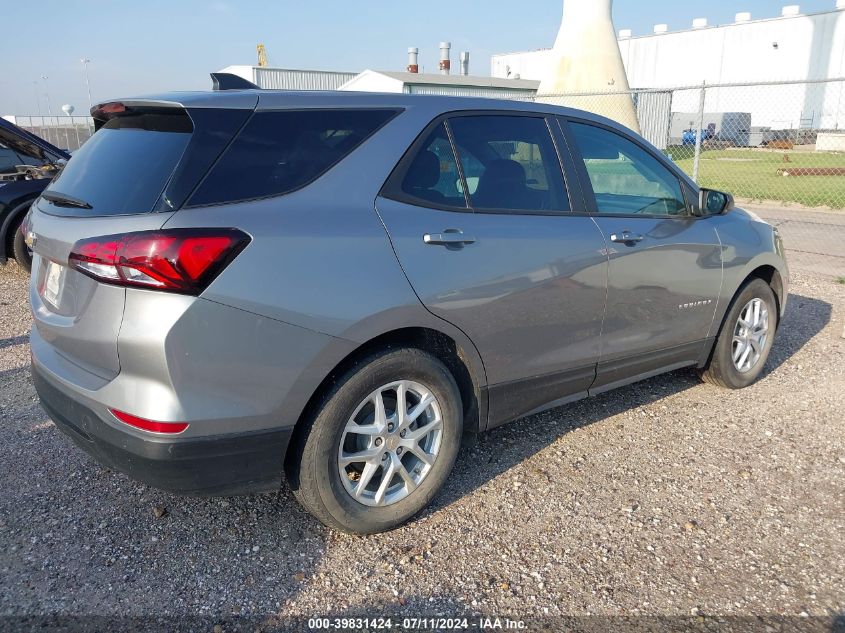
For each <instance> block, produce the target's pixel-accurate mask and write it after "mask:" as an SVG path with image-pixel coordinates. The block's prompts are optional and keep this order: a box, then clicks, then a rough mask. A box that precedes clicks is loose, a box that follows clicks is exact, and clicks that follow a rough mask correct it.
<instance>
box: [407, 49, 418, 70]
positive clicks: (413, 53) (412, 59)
mask: <svg viewBox="0 0 845 633" xmlns="http://www.w3.org/2000/svg"><path fill="white" fill-rule="evenodd" d="M419 56H420V49H418V48H417V47H416V46H411V47H409V48H408V68H407V70H408V72H409V73H414V74H416V73H418V72H420V66H419V61H418V60H419Z"/></svg>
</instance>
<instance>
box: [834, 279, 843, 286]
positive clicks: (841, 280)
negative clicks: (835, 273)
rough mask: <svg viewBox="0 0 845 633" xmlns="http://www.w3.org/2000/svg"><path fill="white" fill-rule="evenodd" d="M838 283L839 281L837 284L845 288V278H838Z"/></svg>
mask: <svg viewBox="0 0 845 633" xmlns="http://www.w3.org/2000/svg"><path fill="white" fill-rule="evenodd" d="M836 281H837V283H840V284H842V285H843V286H845V277H837V278H836Z"/></svg>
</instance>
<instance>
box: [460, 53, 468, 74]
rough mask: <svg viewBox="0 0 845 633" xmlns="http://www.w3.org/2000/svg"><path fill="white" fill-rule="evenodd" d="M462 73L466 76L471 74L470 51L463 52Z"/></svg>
mask: <svg viewBox="0 0 845 633" xmlns="http://www.w3.org/2000/svg"><path fill="white" fill-rule="evenodd" d="M461 74H462V75H464V76H466V75H468V74H469V51H464V52H463V53H461Z"/></svg>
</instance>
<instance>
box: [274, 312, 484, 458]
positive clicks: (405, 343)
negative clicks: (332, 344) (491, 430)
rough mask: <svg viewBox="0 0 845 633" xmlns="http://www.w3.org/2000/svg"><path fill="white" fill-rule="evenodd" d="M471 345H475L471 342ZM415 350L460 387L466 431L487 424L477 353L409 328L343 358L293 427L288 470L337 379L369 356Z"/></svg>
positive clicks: (438, 335)
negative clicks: (443, 368) (437, 363)
mask: <svg viewBox="0 0 845 633" xmlns="http://www.w3.org/2000/svg"><path fill="white" fill-rule="evenodd" d="M470 344H471V343H470ZM402 347H412V348H415V349H419V350H422V351H424V352H428V353H429V354H431V355H432V356H434V357H435V358H437V359H438V360H440V361H441V362H442V363H443V364H444V365H446V367H447V368H448V369H449V371H450V373H451V374H452V377H453V378H454V379H455V382H456V383H457V385H458V390H459V391H460V394H461V400H462V404H463V411H464V432H465V433H469V434H474V433H478V432H480V431H482V430H483V429H484V425H485V424H486V416H487V402H486V392H485V390H484V389H483V387H484V378H483V376H479V375H478V374H479V372H478V369H477V368H476V366H475V365H476V363H475V360H474V356H475V350H474V349H473V350H468V349H467V348H466V346H464V345H462V344H461V343H460V342H459V341H457V340H456V339H455V338H453V337H452V336H450V335H449V334H446V333H444V332H443V331H440V330H437V329H434V328H431V327H423V326H409V327H402V328H398V329H394V330H390V331H388V332H385V333H383V334H379V335H378V336H375V337H373V338H371V339H369V340H367V341H366V342H364V343H361V344H360V345H359V346H358V347H356V348H355V349H354V350H352V351H351V352H349V353H348V354H347V355H346V356H345V357H343V358H342V359H341V360H340V361H339V362H338V363H337V364H336V365H335V366H334V367H333V368H332V369H331V371H329V372H328V374H327V375H326V376H325V378H323V380H322V381H321V382H320V384H319V385H318V386H317V388H316V389H315V390H314V392H313V393H312V394H311V396H310V398H309V399H308V401H307V403H306V404H305V407H304V408H303V409H302V413H301V414H300V415H299V418H298V419H297V421H296V423H295V424H294V427H293V436H292V438H291V441H290V444H289V445H288V449H287V452H286V455H285V460H284V461H285V468H286V469H287V465H288V463H289V457H290V455H291V453H292V452H293V451H295V450H297V448H296V447H297V446H300V445H301V442H302V441H303V439H304V438H303V437H302V435H303V431H304V429H305V427H307V421H308V420H309V419H310V418H311V417H313V416H314V415H316V413H317V411H319V409H320V407H321V406H322V405H323V403H324V402H325V399H326V397H327V395H328V394H329V393H330V392H331V390H332V389H333V388H334V386H335V385H336V382H337V380H338V379H339V378H340V377H341V376H343V375H344V374H345V373H347V372H348V371H350V370H351V369H353V368H354V367H355V365H356V364H358V363H360V362H362V361H363V360H364V359H366V358H367V357H369V356H371V355H373V354H375V353H377V352H380V351H386V350H390V349H397V348H402Z"/></svg>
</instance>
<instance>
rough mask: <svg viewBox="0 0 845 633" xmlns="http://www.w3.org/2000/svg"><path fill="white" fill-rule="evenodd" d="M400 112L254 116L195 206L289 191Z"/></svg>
mask: <svg viewBox="0 0 845 633" xmlns="http://www.w3.org/2000/svg"><path fill="white" fill-rule="evenodd" d="M395 115H396V111H395V110H287V111H278V112H258V113H256V114H254V115H253V117H252V118H251V119H250V120H249V122H248V123H247V124H246V126H245V127H244V129H243V130H241V132H240V133H239V134H238V136H237V138H236V139H235V140H234V141H233V142H232V144H231V145H230V146H229V148H228V149H227V150H226V152H225V154H223V157H222V158H221V159H220V161H219V162H218V163H217V164H216V165H215V166H214V167H213V168H212V170H211V172H210V173H209V174H208V175H207V176H206V178H205V180H204V181H203V183H202V184H201V185H200V187H199V189H198V190H197V192H196V193H195V194H194V195H193V196H192V197H191V199H190V201H189V202H188V205H189V206H198V205H203V204H215V203H220V202H232V201H235V200H249V199H251V198H261V197H265V196H274V195H280V194H283V193H288V192H290V191H293V190H295V189H298V188H299V187H302V186H304V185H307V184H308V183H310V182H311V181H313V180H315V179H316V178H319V177H320V176H321V175H323V173H325V172H326V171H328V170H329V169H330V168H331V167H333V166H334V165H336V164H337V163H338V162H340V161H341V160H342V159H343V158H345V157H346V156H347V155H348V154H349V153H350V152H352V151H353V150H354V149H355V148H356V147H358V146H359V145H360V144H361V143H363V142H364V141H365V140H366V139H367V138H368V137H369V136H370V135H371V134H373V133H374V132H375V131H376V130H377V129H379V127H381V126H382V125H384V124H385V123H386V122H387V121H389V120H390V119H391V118H393V116H395Z"/></svg>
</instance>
